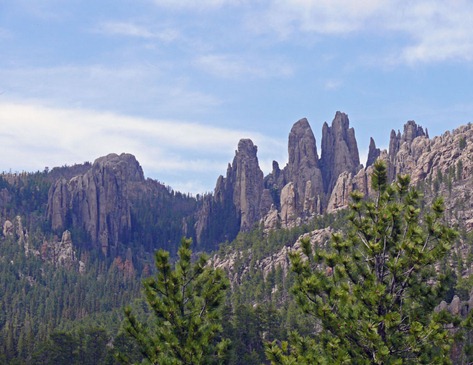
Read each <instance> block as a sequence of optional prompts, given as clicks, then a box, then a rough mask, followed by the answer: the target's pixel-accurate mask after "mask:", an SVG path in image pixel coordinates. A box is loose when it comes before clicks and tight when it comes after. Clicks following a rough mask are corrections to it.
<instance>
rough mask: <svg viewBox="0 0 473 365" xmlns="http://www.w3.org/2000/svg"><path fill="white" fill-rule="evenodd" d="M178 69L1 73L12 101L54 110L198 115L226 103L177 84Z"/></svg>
mask: <svg viewBox="0 0 473 365" xmlns="http://www.w3.org/2000/svg"><path fill="white" fill-rule="evenodd" d="M172 67H173V65H169V64H167V63H155V64H151V63H145V64H135V65H130V66H122V67H113V66H110V67H106V66H104V65H89V66H60V67H43V68H40V67H33V68H10V69H9V68H4V69H0V80H1V85H0V86H1V87H2V89H4V90H5V92H6V93H8V95H12V97H15V96H19V97H20V96H21V97H22V98H24V99H40V100H42V103H43V104H44V103H48V102H49V101H52V102H53V103H54V105H67V106H73V107H82V106H84V105H94V106H95V108H103V109H107V110H117V111H126V110H127V109H128V108H135V107H136V106H137V105H143V106H144V107H146V109H147V110H148V112H149V111H151V112H154V113H156V114H155V115H157V114H163V113H164V114H169V113H171V112H172V113H173V114H174V115H176V114H179V110H192V111H193V112H194V113H196V114H198V113H201V112H204V111H208V110H209V109H212V108H214V107H215V106H217V105H219V104H220V100H219V99H218V98H217V97H215V96H213V95H211V94H207V93H204V92H201V91H199V90H196V89H194V88H192V87H190V86H189V85H188V83H187V81H186V80H185V79H175V78H172V75H169V74H172V72H171V70H172Z"/></svg>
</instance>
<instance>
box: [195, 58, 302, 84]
mask: <svg viewBox="0 0 473 365" xmlns="http://www.w3.org/2000/svg"><path fill="white" fill-rule="evenodd" d="M195 64H196V65H197V66H198V67H200V68H201V69H203V70H204V71H206V72H208V73H210V74H212V75H214V76H218V77H223V78H239V77H241V76H250V77H257V78H266V77H288V76H291V75H292V74H293V72H294V71H293V69H292V67H291V66H289V65H287V64H285V63H284V62H282V61H277V60H270V61H265V60H264V59H258V60H252V59H249V58H245V56H241V55H239V56H236V55H227V54H208V55H203V56H200V57H198V58H197V59H196V60H195Z"/></svg>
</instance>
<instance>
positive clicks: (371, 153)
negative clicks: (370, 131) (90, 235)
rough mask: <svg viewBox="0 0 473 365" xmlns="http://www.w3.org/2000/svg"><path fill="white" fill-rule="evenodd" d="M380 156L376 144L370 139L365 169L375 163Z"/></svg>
mask: <svg viewBox="0 0 473 365" xmlns="http://www.w3.org/2000/svg"><path fill="white" fill-rule="evenodd" d="M380 154H381V150H380V149H379V148H376V144H375V142H374V139H373V138H370V146H369V149H368V159H367V160H366V167H369V166H371V165H373V164H374V163H375V161H376V160H377V159H378V157H379V156H380Z"/></svg>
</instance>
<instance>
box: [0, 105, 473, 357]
mask: <svg viewBox="0 0 473 365" xmlns="http://www.w3.org/2000/svg"><path fill="white" fill-rule="evenodd" d="M331 141H332V142H333V141H337V142H336V143H337V144H338V145H339V146H338V147H336V148H332V147H333V143H335V142H333V143H332V142H331ZM331 146H332V147H331ZM322 148H323V150H322V156H321V158H320V159H319V157H318V154H317V150H316V147H315V139H314V137H313V133H312V131H311V129H310V126H309V124H308V122H307V120H301V121H299V122H297V123H296V124H295V125H294V127H293V129H292V130H291V134H290V136H289V143H288V152H289V162H288V164H287V165H286V166H285V167H284V168H282V169H281V168H279V164H278V163H277V162H274V163H273V171H272V172H271V173H270V174H269V175H267V176H263V174H262V172H261V170H260V169H259V165H258V160H257V148H256V146H254V145H253V143H252V142H251V141H249V140H242V141H241V142H240V143H239V145H238V150H237V151H236V155H235V158H234V160H233V162H232V164H230V165H229V168H228V170H227V174H226V176H225V177H223V176H220V177H219V178H218V179H217V184H216V189H215V191H214V193H213V194H206V195H204V196H196V197H193V196H191V195H189V194H183V193H181V192H176V191H173V190H172V188H170V187H166V186H165V185H163V184H162V183H160V182H158V181H155V180H151V179H146V178H145V177H144V173H143V171H142V169H141V166H140V165H139V163H138V161H136V159H135V158H134V157H133V156H132V155H129V154H122V155H116V154H110V155H108V156H104V157H101V158H98V159H97V160H96V161H95V162H94V163H84V164H80V165H74V166H63V167H59V168H52V169H45V170H44V171H42V172H34V173H3V174H2V175H1V176H0V219H1V224H2V232H1V235H0V236H1V237H0V288H1V289H2V293H1V296H0V363H5V364H15V363H17V364H30V363H38V364H63V363H66V362H67V363H77V364H83V363H90V364H115V363H118V360H117V359H116V357H115V355H116V353H117V351H119V350H123V349H125V351H128V352H129V353H130V354H131V355H132V357H133V358H135V359H138V358H139V356H140V355H139V352H138V350H137V348H136V347H135V345H134V343H133V342H132V341H131V339H130V338H129V337H128V336H127V335H126V334H125V333H124V330H123V326H122V322H123V319H124V311H123V308H124V306H126V305H129V304H131V305H132V308H133V311H134V312H136V313H137V315H138V317H139V318H141V319H142V320H143V321H148V322H151V321H150V319H151V318H152V313H151V312H150V310H149V308H148V306H147V304H146V303H145V302H144V300H143V297H142V280H143V279H144V278H147V277H149V276H151V275H154V274H155V273H156V268H155V265H154V253H155V251H156V250H158V249H165V250H167V251H169V252H170V254H171V263H172V262H174V260H175V259H176V252H177V249H178V247H179V242H180V241H181V239H182V237H184V236H185V237H189V238H191V239H193V245H192V249H193V251H194V256H193V257H194V258H195V257H196V256H197V254H199V253H202V252H208V253H209V254H210V263H211V265H212V266H213V267H215V268H221V269H223V270H224V271H225V273H226V275H227V276H228V279H229V284H230V287H229V290H228V291H227V294H226V300H225V304H224V312H223V321H222V326H223V332H222V336H223V337H224V338H228V339H230V340H231V345H230V347H229V348H228V351H227V356H226V358H225V361H226V363H229V364H261V363H263V362H267V361H268V360H267V357H266V355H265V344H266V345H267V344H269V343H271V342H272V341H274V340H278V341H285V340H288V339H289V333H290V332H291V331H293V330H297V331H298V332H299V334H300V335H301V336H306V335H311V334H313V333H314V331H316V330H317V329H319V328H320V327H319V325H320V324H319V323H318V322H316V321H314V319H313V318H310V317H307V316H304V315H302V312H301V310H300V308H299V307H298V305H297V303H296V301H295V299H294V296H293V294H292V292H291V288H292V287H293V285H294V283H295V276H294V273H292V271H291V270H292V269H291V268H292V265H291V262H290V259H289V254H290V252H293V251H294V250H298V249H300V247H301V240H300V238H301V237H306V238H309V239H310V240H311V242H312V244H313V245H314V246H317V245H322V246H323V245H330V240H331V237H332V235H333V234H334V233H336V232H341V233H346V232H348V231H349V219H348V210H347V209H346V208H347V207H348V205H349V203H350V201H351V198H350V194H351V193H352V192H353V191H355V190H359V191H361V193H362V194H363V195H364V196H370V195H372V194H373V189H372V187H371V174H372V172H373V166H374V165H373V164H374V161H376V160H377V159H381V160H384V161H386V163H387V176H388V180H389V182H391V181H394V179H395V178H396V176H397V175H399V174H409V175H411V177H412V179H411V185H412V186H415V187H417V188H418V189H419V191H420V193H421V194H422V195H421V199H420V206H419V209H420V213H419V214H420V216H421V217H422V216H423V214H424V213H423V212H424V210H425V209H427V208H429V207H430V205H431V203H432V201H433V200H434V198H436V197H437V196H443V197H444V200H445V205H446V207H447V209H446V211H445V213H444V219H445V221H444V222H445V223H446V224H447V225H448V226H449V227H451V228H454V229H456V230H457V231H458V232H459V236H458V238H456V239H455V240H454V241H453V242H452V245H451V248H450V249H449V250H448V252H447V255H446V257H444V258H442V260H441V261H440V262H439V263H437V264H436V266H435V267H434V268H432V269H435V270H437V271H438V272H440V273H442V274H446V275H447V279H448V280H447V287H448V288H447V289H448V290H446V291H445V293H444V294H443V296H442V297H441V298H438V299H439V300H438V303H435V305H439V306H440V308H446V309H448V311H449V312H450V313H454V314H458V315H459V317H462V318H464V317H465V315H466V314H468V313H469V311H470V308H471V307H473V305H472V303H473V301H472V300H471V299H470V291H471V289H472V287H473V279H471V278H470V274H471V272H472V263H473V233H472V231H471V229H472V227H473V224H472V221H473V204H472V202H471V199H470V195H471V194H470V191H471V187H472V185H473V179H472V176H471V174H472V173H473V165H472V163H471V159H470V156H471V153H473V127H472V126H471V125H468V126H464V127H461V128H459V129H457V130H454V131H451V132H446V133H445V134H444V135H442V136H438V137H434V138H432V139H430V137H429V136H428V133H426V131H424V130H423V129H422V127H420V126H417V125H416V124H415V123H414V122H409V123H407V124H406V125H405V126H404V131H403V133H402V134H401V133H400V132H398V133H394V132H393V133H392V134H391V138H390V148H389V151H380V150H379V149H377V148H376V146H375V145H374V142H373V143H372V145H371V146H370V153H369V158H368V163H367V166H366V167H363V166H362V165H361V164H360V163H359V158H358V159H357V156H358V152H357V146H356V140H355V139H354V131H353V130H352V129H350V128H349V124H348V118H347V117H346V115H344V114H343V113H337V115H336V117H335V119H334V122H333V124H332V126H331V127H329V126H328V125H325V126H324V133H323V142H322ZM355 150H356V153H355ZM340 151H342V152H340ZM343 151H344V152H343ZM348 154H349V155H351V158H350V160H349V161H348V160H346V157H347V155H348ZM343 161H344V162H343ZM347 161H348V162H347ZM442 300H443V302H442ZM469 336H470V335H469V334H468V336H467V337H466V340H465V339H456V340H455V341H456V342H455V346H454V347H453V350H452V356H453V358H454V359H463V360H465V359H469V356H470V355H471V354H470V352H471V348H472V347H471V346H470V337H469ZM66 359H67V361H66ZM463 360H462V361H463ZM465 361H466V360H465Z"/></svg>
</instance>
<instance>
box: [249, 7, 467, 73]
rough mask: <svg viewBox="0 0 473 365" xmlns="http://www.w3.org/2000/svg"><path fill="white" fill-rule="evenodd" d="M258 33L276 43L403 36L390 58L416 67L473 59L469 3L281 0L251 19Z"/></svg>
mask: <svg viewBox="0 0 473 365" xmlns="http://www.w3.org/2000/svg"><path fill="white" fill-rule="evenodd" d="M251 18H252V21H251V22H250V24H252V27H253V28H254V29H256V30H257V31H258V32H263V33H264V32H266V33H267V32H274V33H275V34H277V35H278V36H279V37H280V38H281V39H283V40H284V39H288V38H291V39H292V38H294V37H297V36H298V34H301V33H308V34H315V35H318V36H347V37H354V36H355V35H356V34H360V33H365V34H371V35H372V36H374V37H379V36H381V37H382V36H385V35H387V34H396V35H400V34H401V35H404V36H406V37H407V40H406V41H404V42H403V44H402V45H400V46H399V48H398V51H397V52H395V53H394V54H393V55H390V56H391V58H393V57H394V58H397V61H396V62H398V63H407V64H416V63H429V62H441V61H451V60H463V61H470V60H471V59H473V31H472V28H471V19H472V18H473V3H471V2H470V1H467V0H455V1H448V2H446V1H436V0H418V1H406V2H402V3H399V2H398V1H394V0H367V1H361V2H360V1H356V0H281V1H275V2H272V3H271V4H270V5H268V6H267V7H266V9H265V10H263V11H262V12H260V13H258V14H253V15H252V16H251Z"/></svg>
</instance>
